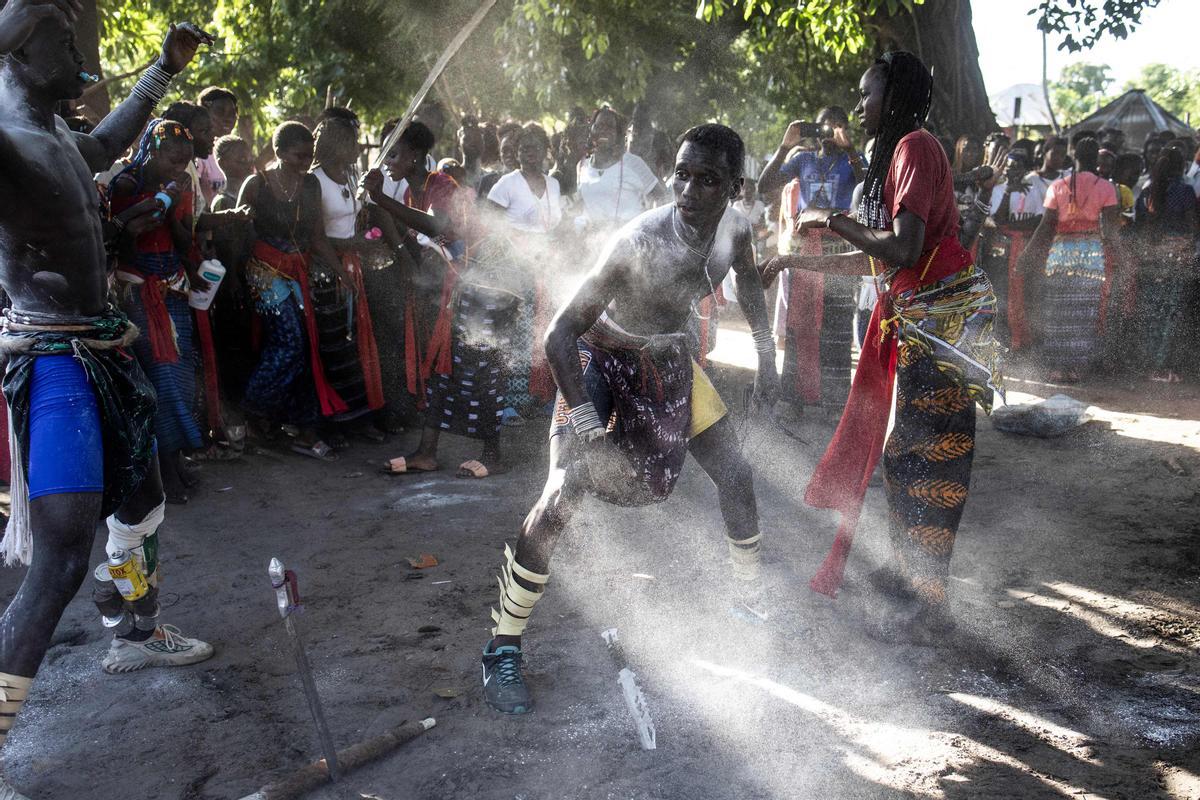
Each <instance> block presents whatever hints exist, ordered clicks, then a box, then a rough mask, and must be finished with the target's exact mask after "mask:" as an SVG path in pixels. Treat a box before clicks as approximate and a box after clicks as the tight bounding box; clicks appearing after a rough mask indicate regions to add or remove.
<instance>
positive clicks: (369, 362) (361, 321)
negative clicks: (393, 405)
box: [342, 250, 384, 411]
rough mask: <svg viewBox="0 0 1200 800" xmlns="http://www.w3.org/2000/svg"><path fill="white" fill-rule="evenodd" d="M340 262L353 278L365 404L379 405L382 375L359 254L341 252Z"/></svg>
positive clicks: (376, 408)
mask: <svg viewBox="0 0 1200 800" xmlns="http://www.w3.org/2000/svg"><path fill="white" fill-rule="evenodd" d="M342 266H343V267H344V268H345V270H346V272H347V273H348V274H349V275H350V278H351V280H353V281H354V287H353V288H354V294H355V297H354V336H355V340H356V341H357V343H358V361H359V363H360V364H361V365H362V371H363V384H364V385H365V386H366V388H367V408H369V409H371V410H372V411H377V410H379V409H381V408H383V405H384V401H383V378H382V377H381V376H380V373H379V348H378V347H377V346H376V344H375V328H374V327H373V326H372V325H371V307H370V306H369V305H367V289H366V286H365V284H364V283H363V274H362V258H361V257H360V256H359V255H358V253H357V251H354V250H347V251H346V252H344V253H342Z"/></svg>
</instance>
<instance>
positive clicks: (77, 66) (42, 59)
mask: <svg viewBox="0 0 1200 800" xmlns="http://www.w3.org/2000/svg"><path fill="white" fill-rule="evenodd" d="M9 58H15V59H17V61H18V62H20V63H21V64H22V65H23V69H22V70H21V71H22V72H23V73H24V75H25V78H26V80H27V81H28V85H30V86H31V87H32V88H36V89H38V90H39V91H42V92H46V93H48V94H52V95H53V96H54V97H55V98H56V99H59V100H73V99H75V98H77V97H80V96H82V95H83V87H84V86H85V85H86V84H87V82H86V81H85V80H84V79H83V78H82V77H81V76H80V73H81V72H82V70H83V54H82V53H80V52H79V48H77V47H76V46H75V33H74V31H72V30H71V28H70V27H69V26H68V25H67V24H66V23H64V22H61V21H59V20H57V19H54V18H52V17H51V18H48V19H44V20H42V21H41V22H39V23H38V24H37V25H36V26H35V27H34V29H33V33H32V34H31V35H30V37H29V38H28V39H26V40H25V43H24V44H23V45H21V48H20V50H18V51H17V52H16V53H13V54H11V55H10V56H9Z"/></svg>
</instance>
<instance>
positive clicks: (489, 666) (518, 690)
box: [483, 642, 533, 714]
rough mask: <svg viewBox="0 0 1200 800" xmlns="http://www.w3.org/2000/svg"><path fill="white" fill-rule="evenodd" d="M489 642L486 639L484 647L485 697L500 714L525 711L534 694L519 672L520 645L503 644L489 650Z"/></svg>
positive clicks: (531, 704)
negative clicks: (530, 691)
mask: <svg viewBox="0 0 1200 800" xmlns="http://www.w3.org/2000/svg"><path fill="white" fill-rule="evenodd" d="M491 646H492V643H491V642H488V643H487V646H486V647H484V648H483V697H484V699H485V700H487V704H488V705H489V706H491V707H492V708H494V709H496V710H497V711H499V712H500V713H501V714H528V713H529V712H530V711H532V710H533V698H532V697H530V695H529V690H528V689H527V688H525V677H524V676H523V675H522V674H521V648H519V647H516V646H514V645H505V646H503V647H497V648H496V649H495V650H489V649H488V648H490V647H491Z"/></svg>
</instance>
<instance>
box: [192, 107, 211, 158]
mask: <svg viewBox="0 0 1200 800" xmlns="http://www.w3.org/2000/svg"><path fill="white" fill-rule="evenodd" d="M188 130H189V131H191V134H192V146H193V147H194V148H195V150H196V158H208V157H209V156H210V155H212V149H213V120H212V117H211V116H209V114H208V112H207V111H201V112H200V113H199V114H197V115H196V116H195V117H194V118H193V119H192V124H191V126H189V127H188Z"/></svg>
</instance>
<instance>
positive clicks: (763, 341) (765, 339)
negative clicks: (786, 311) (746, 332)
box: [750, 328, 775, 355]
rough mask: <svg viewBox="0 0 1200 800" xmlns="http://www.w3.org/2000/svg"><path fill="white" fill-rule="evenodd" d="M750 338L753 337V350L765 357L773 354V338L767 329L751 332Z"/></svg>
mask: <svg viewBox="0 0 1200 800" xmlns="http://www.w3.org/2000/svg"><path fill="white" fill-rule="evenodd" d="M750 335H751V336H753V337H754V349H755V350H757V351H758V352H760V353H762V354H764V355H766V354H770V355H774V354H775V336H774V334H772V333H771V331H769V330H767V329H765V328H764V329H761V330H757V331H752V332H751V334H750Z"/></svg>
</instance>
